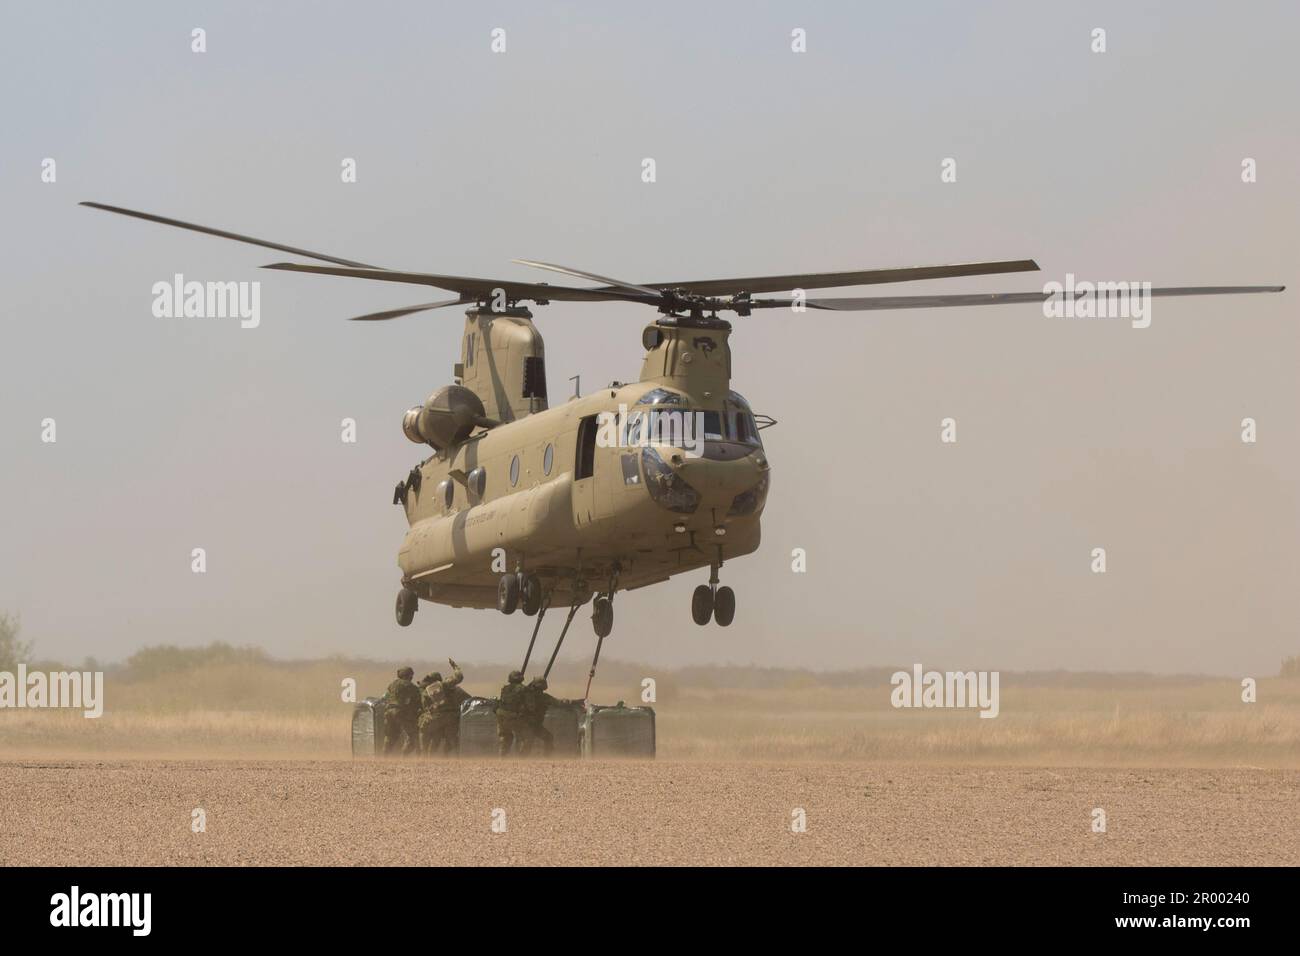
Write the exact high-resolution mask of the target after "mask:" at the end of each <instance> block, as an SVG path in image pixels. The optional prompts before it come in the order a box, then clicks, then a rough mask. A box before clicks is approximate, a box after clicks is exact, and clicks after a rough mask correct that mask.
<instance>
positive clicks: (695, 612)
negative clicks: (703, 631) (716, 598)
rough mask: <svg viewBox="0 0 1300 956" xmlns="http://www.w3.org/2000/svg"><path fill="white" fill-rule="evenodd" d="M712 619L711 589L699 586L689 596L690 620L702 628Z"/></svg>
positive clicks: (705, 585)
mask: <svg viewBox="0 0 1300 956" xmlns="http://www.w3.org/2000/svg"><path fill="white" fill-rule="evenodd" d="M711 617H713V589H712V588H711V587H709V586H708V585H707V584H701V585H700V586H699V587H697V588H696V589H695V593H693V594H692V595H691V619H692V620H693V621H695V623H696V624H699V625H700V626H701V627H703V626H704V625H705V624H708V623H709V618H711Z"/></svg>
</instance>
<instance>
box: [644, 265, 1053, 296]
mask: <svg viewBox="0 0 1300 956" xmlns="http://www.w3.org/2000/svg"><path fill="white" fill-rule="evenodd" d="M1037 271H1038V263H1037V262H1035V261H1034V260H1033V259H1010V260H1004V261H998V262H966V263H959V264H957V265H949V266H908V267H906V268H902V269H868V270H866V271H863V272H812V273H801V274H797V275H786V276H751V277H750V278H748V279H701V280H698V281H695V282H648V283H646V285H648V286H649V287H650V288H652V289H659V290H664V289H681V290H682V291H684V292H692V293H695V294H697V295H738V294H739V293H741V292H751V293H753V292H788V291H789V290H791V289H831V288H836V287H842V286H850V285H877V284H879V283H882V282H913V281H915V280H918V279H947V278H953V277H956V276H987V275H999V274H1001V273H1004V272H1037Z"/></svg>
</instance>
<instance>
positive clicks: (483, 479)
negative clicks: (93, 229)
mask: <svg viewBox="0 0 1300 956" xmlns="http://www.w3.org/2000/svg"><path fill="white" fill-rule="evenodd" d="M81 205H83V206H88V207H91V208H94V209H100V210H104V211H107V212H112V213H117V214H120V215H124V216H130V217H133V218H136V219H142V220H146V221H150V222H155V223H160V224H163V225H168V226H174V227H177V228H181V229H187V230H191V231H194V232H199V233H204V234H208V235H213V236H218V237H221V238H225V239H231V240H234V241H237V242H243V243H248V244H251V245H255V246H261V247H264V248H268V249H273V250H277V251H280V252H286V253H290V254H293V255H296V256H299V257H302V258H307V259H313V260H316V261H317V262H323V263H326V264H325V265H316V264H302V263H295V262H276V263H272V264H269V265H266V266H263V268H266V269H272V270H277V271H284V272H299V273H307V274H311V275H326V276H341V277H349V278H360V279H369V280H372V281H379V282H396V283H405V284H410V285H418V286H430V287H434V288H437V289H441V290H444V291H447V292H452V293H455V297H454V298H447V299H441V300H437V301H433V302H425V303H421V304H417V305H412V306H407V307H404V308H398V309H390V310H386V311H382V312H373V313H369V314H366V315H359V316H355V317H353V321H362V322H371V321H385V320H391V319H397V318H401V317H403V316H408V315H413V314H416V313H420V312H426V311H431V310H436V309H442V308H447V307H456V306H461V307H464V308H465V319H464V327H463V332H462V336H461V341H460V361H459V362H457V363H456V364H455V366H454V368H453V370H452V377H453V383H452V384H449V385H444V386H442V387H440V388H438V389H436V390H435V391H434V392H433V393H432V394H430V395H429V396H428V398H427V399H426V400H425V401H424V402H423V403H421V404H419V405H416V406H414V407H412V408H410V409H408V410H407V411H406V413H405V415H404V416H403V419H402V431H403V433H404V434H405V435H406V437H407V438H408V439H410V440H411V441H412V442H414V443H415V444H418V445H421V446H423V447H425V448H427V449H428V450H429V452H430V453H429V454H428V455H427V456H426V457H424V458H423V459H422V460H420V461H419V462H418V463H417V464H416V465H415V466H414V467H412V468H411V469H410V471H409V473H408V474H407V475H406V476H405V477H404V478H402V480H401V481H399V482H398V484H397V485H396V487H395V488H394V490H393V497H392V503H393V504H394V505H397V506H400V507H401V508H402V509H403V511H404V514H405V517H406V521H407V524H408V526H409V527H408V530H407V532H406V535H405V537H404V539H403V541H402V544H401V547H400V549H399V551H398V555H397V564H398V567H399V569H400V570H401V587H400V589H399V591H398V594H397V599H396V602H395V616H396V620H397V623H398V624H399V625H400V626H402V627H407V626H409V625H410V624H411V623H412V621H413V620H414V618H415V614H416V612H417V610H418V608H419V603H420V602H421V601H426V602H431V603H436V604H443V605H450V606H452V607H467V608H480V609H492V608H495V609H496V610H497V611H499V612H501V613H504V614H513V613H515V612H516V611H522V613H523V614H524V615H526V616H528V617H533V618H535V619H536V620H535V623H534V626H533V632H532V639H531V640H530V641H529V644H528V650H527V652H526V654H525V656H524V664H523V667H522V668H521V670H527V667H528V661H529V659H530V658H531V655H532V651H533V647H534V645H535V643H536V641H537V635H538V632H539V630H540V628H541V624H542V619H543V618H544V616H545V614H546V611H547V609H548V608H550V607H551V606H552V605H555V606H559V607H563V606H567V607H568V617H567V619H566V620H565V623H564V627H563V630H562V631H561V633H560V637H559V639H558V641H557V643H556V645H555V649H554V651H553V652H552V654H551V658H550V662H549V663H548V665H547V667H546V673H547V674H549V672H550V669H551V665H552V664H554V662H555V657H556V655H557V654H558V653H559V650H560V645H561V644H562V643H563V641H564V637H565V635H566V634H567V633H568V630H569V626H570V624H571V623H572V621H573V618H574V615H575V614H576V613H577V611H578V609H579V608H580V607H583V606H585V605H586V604H587V603H588V602H590V603H591V607H592V612H591V620H592V627H593V630H594V632H595V635H596V637H597V645H596V654H595V657H594V658H593V661H592V668H591V676H594V674H595V669H596V663H597V661H598V660H599V656H600V648H601V645H602V643H603V641H604V639H605V638H606V637H608V636H609V634H610V633H612V631H613V627H614V599H615V596H616V595H617V594H618V593H619V592H621V591H630V590H635V589H639V588H644V587H650V586H653V585H655V584H659V583H662V582H664V581H667V580H668V579H669V578H671V577H673V576H675V575H679V574H691V573H697V572H702V571H704V570H705V569H707V571H708V580H707V582H701V583H700V584H698V585H697V586H696V587H695V589H694V591H693V592H692V594H691V601H690V614H691V619H692V620H693V621H694V622H695V623H696V624H698V625H701V626H703V625H707V624H709V623H710V622H713V623H715V624H716V625H719V626H722V627H726V626H728V625H730V624H731V623H732V621H733V620H734V618H735V613H736V596H735V593H734V591H733V590H732V589H731V588H730V587H728V586H726V585H722V584H721V582H720V572H721V570H722V568H723V566H724V565H725V564H726V562H728V561H731V560H734V559H736V558H740V557H743V556H745V555H748V554H751V553H753V552H754V551H756V550H757V549H758V547H759V543H760V540H761V531H760V523H761V518H762V514H763V509H764V506H765V503H766V500H767V496H768V494H769V491H770V489H771V485H772V464H771V462H770V460H769V458H768V455H767V452H766V450H765V449H764V447H763V441H762V438H761V435H760V432H761V431H762V430H763V429H765V428H767V427H770V426H771V425H774V424H776V422H775V420H774V419H772V418H771V417H770V416H765V415H760V414H756V413H755V412H754V410H753V409H752V408H751V407H750V405H749V403H748V402H747V401H746V400H745V398H744V397H743V396H742V395H741V394H740V393H739V392H736V391H734V390H733V389H732V387H731V380H732V377H733V375H732V371H733V370H732V356H731V347H730V335H731V332H732V325H731V323H730V322H729V321H727V320H725V319H723V318H721V317H720V313H734V315H735V316H736V317H738V318H744V317H747V316H750V315H751V314H752V313H753V312H754V311H755V310H762V309H791V310H793V311H794V312H804V311H808V310H813V311H838V312H846V311H847V312H857V311H874V310H886V309H918V308H919V309H929V308H947V307H962V306H997V305H1013V304H1022V303H1040V304H1041V303H1044V302H1046V301H1047V300H1049V299H1051V298H1053V297H1054V296H1055V297H1057V298H1059V297H1060V296H1061V295H1062V292H1060V291H1053V290H1050V289H1049V290H1048V291H1042V292H1010V293H965V294H946V295H929V294H927V295H903V296H872V297H865V298H863V297H859V298H829V299H827V298H808V297H807V295H806V291H805V290H808V289H826V288H839V287H849V286H866V285H877V284H892V283H900V282H912V281H918V280H926V279H942V278H958V277H966V276H986V275H997V274H1006V273H1022V272H1035V271H1038V270H1039V267H1038V264H1037V263H1036V262H1035V261H1034V260H1032V259H1015V260H999V261H985V262H968V263H959V264H955V265H937V266H908V267H902V268H887V269H867V270H858V271H846V272H825V273H802V274H789V275H765V276H750V277H744V278H731V279H705V280H686V281H673V282H651V283H643V282H628V281H623V280H620V279H614V278H609V277H607V276H602V275H598V274H596V273H593V272H587V271H584V270H580V269H574V268H570V267H567V266H563V265H557V264H554V263H548V262H540V261H536V260H529V259H516V260H513V261H514V262H516V263H519V264H521V265H525V266H529V267H533V268H537V269H540V270H546V271H549V272H552V273H559V274H562V275H565V276H569V277H571V278H576V279H582V280H585V281H587V282H595V283H599V285H595V286H591V285H584V286H571V285H552V284H550V283H545V282H522V281H516V280H506V279H479V278H471V277H467V276H456V275H439V274H433V273H425V272H404V271H398V270H393V269H387V268H383V267H380V266H374V265H368V264H366V263H362V262H356V261H353V260H348V259H341V258H337V257H334V256H328V255H324V254H321V253H317V252H312V251H310V250H306V249H301V248H296V247H293V246H288V245H283V244H280V243H274V242H269V241H266V240H262V239H256V238H253V237H250V236H246V235H241V234H238V233H234V232H228V231H225V230H219V229H214V228H210V227H207V226H202V225H197V224H194V223H190V222H183V221H181V220H177V219H171V218H167V217H163V216H157V215H153V214H151V213H145V212H140V211H137V210H132V209H125V208H122V207H119V206H110V205H105V204H103V203H97V202H83V203H81ZM1283 288H1284V287H1283V286H1194V287H1177V288H1156V289H1148V290H1146V291H1145V294H1147V295H1150V296H1192V295H1218V294H1234V293H1258V292H1281V291H1282V290H1283ZM771 293H790V294H789V295H782V296H775V297H773V296H771V295H770V294H771ZM1064 294H1065V295H1072V294H1073V295H1079V294H1081V293H1077V292H1074V293H1071V292H1066V293H1064ZM756 296H764V297H756ZM561 301H563V302H589V303H607V304H608V303H616V302H634V303H638V304H641V305H645V306H649V307H650V308H652V309H654V310H655V313H656V317H655V318H654V319H653V320H652V321H650V322H649V324H647V325H646V326H645V328H644V329H643V331H642V336H641V345H642V347H643V348H644V350H645V356H644V359H643V362H642V366H641V372H640V376H639V378H638V379H637V381H636V382H631V383H623V382H617V381H615V382H611V383H610V384H609V385H608V386H607V387H605V388H602V389H599V390H597V391H594V392H591V393H589V394H587V395H576V394H575V395H574V396H573V397H572V398H570V399H569V400H568V401H567V402H565V403H563V404H561V405H557V406H555V407H551V406H550V405H549V402H548V391H547V383H546V358H545V348H544V344H543V340H542V336H541V333H540V332H539V331H538V329H537V327H536V325H535V324H534V323H533V313H532V311H531V310H530V309H529V308H528V307H527V305H526V303H531V304H532V305H533V306H545V305H548V304H550V303H551V302H561ZM588 689H590V677H589V679H588Z"/></svg>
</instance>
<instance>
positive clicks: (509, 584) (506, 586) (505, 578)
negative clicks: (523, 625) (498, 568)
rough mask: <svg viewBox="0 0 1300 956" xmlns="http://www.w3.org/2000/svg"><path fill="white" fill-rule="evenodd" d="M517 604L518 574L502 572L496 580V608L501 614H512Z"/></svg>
mask: <svg viewBox="0 0 1300 956" xmlns="http://www.w3.org/2000/svg"><path fill="white" fill-rule="evenodd" d="M518 606H519V576H518V575H517V574H503V575H501V580H500V581H498V582H497V610H498V611H500V612H501V613H502V614H514V613H515V608H517V607H518Z"/></svg>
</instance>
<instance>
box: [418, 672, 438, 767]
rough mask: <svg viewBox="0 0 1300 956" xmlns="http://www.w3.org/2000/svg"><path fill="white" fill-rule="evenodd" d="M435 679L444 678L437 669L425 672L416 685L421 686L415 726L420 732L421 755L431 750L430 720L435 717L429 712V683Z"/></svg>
mask: <svg viewBox="0 0 1300 956" xmlns="http://www.w3.org/2000/svg"><path fill="white" fill-rule="evenodd" d="M435 680H436V681H441V680H442V675H441V674H439V673H438V672H437V671H434V672H433V673H432V674H425V675H424V676H423V677H421V678H420V680H419V682H418V683H416V685H415V686H416V687H418V688H420V716H419V717H418V718H417V719H416V722H415V726H416V729H417V730H418V731H419V732H420V753H421V755H423V754H427V753H428V752H429V722H430V721H431V720H432V719H433V717H432V714H431V713H430V712H429V685H430V684H432V683H433V682H434V681H435Z"/></svg>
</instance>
